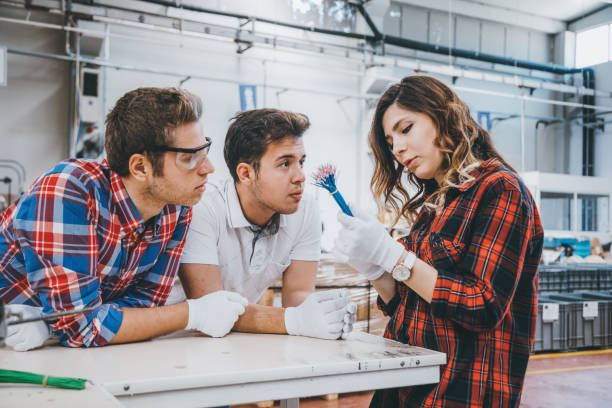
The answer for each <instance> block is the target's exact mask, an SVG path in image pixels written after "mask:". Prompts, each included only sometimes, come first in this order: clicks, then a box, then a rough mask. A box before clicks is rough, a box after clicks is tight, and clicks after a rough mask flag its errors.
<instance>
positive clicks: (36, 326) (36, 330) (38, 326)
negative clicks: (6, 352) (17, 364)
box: [4, 304, 51, 351]
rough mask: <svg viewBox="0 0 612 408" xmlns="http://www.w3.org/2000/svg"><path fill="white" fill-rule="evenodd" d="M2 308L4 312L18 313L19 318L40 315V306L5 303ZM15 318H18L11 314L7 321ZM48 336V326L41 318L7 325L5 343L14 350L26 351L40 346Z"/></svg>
mask: <svg viewBox="0 0 612 408" xmlns="http://www.w3.org/2000/svg"><path fill="white" fill-rule="evenodd" d="M4 308H5V310H6V313H8V314H18V315H20V316H21V319H32V318H35V317H41V316H42V308H40V307H35V306H28V305H17V304H11V305H6V306H5V307H4ZM21 319H19V320H21ZM15 320H18V319H17V317H14V316H11V317H9V318H8V319H7V323H9V322H11V321H15ZM50 336H51V333H50V331H49V326H47V323H45V322H44V321H42V320H40V321H37V322H30V323H23V324H12V325H9V326H8V327H7V335H6V340H5V343H6V345H7V346H10V347H12V348H13V350H15V351H28V350H31V349H33V348H36V347H40V346H42V344H43V343H44V342H45V340H47V339H48V338H49V337H50Z"/></svg>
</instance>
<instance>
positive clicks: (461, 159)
mask: <svg viewBox="0 0 612 408" xmlns="http://www.w3.org/2000/svg"><path fill="white" fill-rule="evenodd" d="M393 104H396V105H397V106H399V107H401V108H404V109H407V110H409V111H412V112H417V113H422V114H425V115H427V116H428V117H429V118H430V119H431V120H432V122H433V123H434V125H435V126H436V129H437V131H438V135H437V137H436V138H435V140H434V145H435V146H436V147H437V148H438V149H440V151H441V152H442V157H443V161H442V171H443V172H444V180H443V182H442V183H441V185H439V186H438V185H437V183H436V181H435V180H422V179H419V178H418V177H417V176H415V175H414V174H413V173H411V172H408V181H409V183H410V184H412V185H413V186H414V187H416V190H417V192H416V194H414V195H413V196H412V197H411V196H410V195H409V193H408V191H407V190H406V189H405V188H404V186H403V185H402V174H403V172H404V166H403V165H402V164H401V163H399V162H398V161H397V160H396V159H395V157H394V156H393V153H392V152H391V149H389V144H388V143H387V141H386V138H385V132H384V129H383V125H382V118H383V115H384V114H385V112H386V111H387V109H388V108H389V107H390V106H391V105H393ZM369 144H370V147H371V149H372V152H373V154H374V158H375V160H374V174H373V176H372V180H371V182H370V188H371V190H372V193H373V194H374V198H375V199H376V201H377V203H378V205H379V208H385V207H387V206H389V207H391V209H392V211H393V212H394V216H395V222H396V221H397V219H398V218H399V217H404V218H406V219H407V220H408V221H412V220H413V219H414V217H415V216H416V214H417V212H418V211H419V209H420V207H421V206H422V205H423V204H426V197H425V195H424V194H423V193H424V192H425V191H426V190H427V192H428V193H431V195H430V197H429V199H428V200H427V204H430V205H431V206H432V207H434V208H435V209H436V210H440V209H441V208H442V207H443V206H444V203H445V198H446V193H447V192H448V190H449V189H450V188H452V187H457V186H459V185H461V184H463V183H464V182H465V181H468V180H470V179H471V174H470V173H471V172H472V170H473V169H474V168H475V167H477V166H478V165H479V164H480V163H482V162H483V161H485V160H487V159H490V158H496V159H498V160H499V161H500V162H501V163H502V164H504V165H505V166H506V167H507V168H509V169H511V170H513V169H512V167H511V166H510V165H509V164H508V163H507V162H506V161H505V160H504V159H503V158H502V157H501V155H500V154H499V153H498V152H497V150H496V149H495V147H493V141H492V139H491V136H490V135H489V133H488V132H487V131H486V130H484V129H483V128H482V127H481V126H480V125H479V124H478V123H477V122H476V121H475V120H474V119H473V118H472V116H471V115H470V110H469V108H468V106H467V105H466V104H465V102H463V101H462V100H461V99H459V97H458V96H457V94H455V92H453V90H452V89H450V88H449V87H448V86H446V85H445V84H444V83H442V82H441V81H439V80H437V79H435V78H432V77H428V76H409V77H405V78H404V79H402V81H401V82H400V83H398V84H395V85H393V86H391V87H390V88H389V89H388V90H387V91H386V92H385V93H384V94H383V95H382V96H381V98H380V100H379V101H378V105H377V106H376V111H375V113H374V119H373V120H372V127H371V129H370V134H369Z"/></svg>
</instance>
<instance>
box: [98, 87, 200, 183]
mask: <svg viewBox="0 0 612 408" xmlns="http://www.w3.org/2000/svg"><path fill="white" fill-rule="evenodd" d="M201 117H202V100H201V99H200V97H198V96H197V95H194V94H192V93H191V92H188V91H186V90H184V89H178V88H138V89H135V90H133V91H130V92H128V93H126V94H125V95H123V96H122V97H121V98H120V99H119V100H118V101H117V103H116V104H115V107H114V108H113V110H112V111H110V113H109V114H108V115H107V116H106V140H105V143H104V147H105V148H106V157H107V160H108V164H109V166H110V168H111V169H112V170H113V171H115V172H116V173H117V174H119V176H121V177H127V176H128V175H129V174H130V170H129V160H130V157H131V156H132V155H133V154H136V153H144V154H145V155H146V156H147V158H148V159H149V161H151V164H152V165H153V174H155V175H156V176H160V175H163V152H151V151H149V150H147V148H149V147H152V146H171V145H172V142H173V137H174V132H173V131H174V129H176V128H177V127H179V126H181V125H184V124H187V123H191V122H195V121H197V120H199V119H200V118H201Z"/></svg>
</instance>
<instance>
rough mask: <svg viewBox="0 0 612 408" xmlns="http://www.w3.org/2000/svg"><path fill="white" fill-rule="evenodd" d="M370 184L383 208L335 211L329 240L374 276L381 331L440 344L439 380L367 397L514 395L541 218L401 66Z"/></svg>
mask: <svg viewBox="0 0 612 408" xmlns="http://www.w3.org/2000/svg"><path fill="white" fill-rule="evenodd" d="M369 144H370V147H371V148H372V152H373V154H374V159H375V165H374V174H373V177H372V181H371V188H372V192H373V194H374V196H375V198H376V200H377V202H378V204H379V206H380V207H381V208H391V209H392V210H393V211H394V213H395V220H396V221H397V219H399V218H400V217H403V218H404V219H406V220H409V222H411V224H412V225H411V229H410V233H409V234H408V235H407V236H405V237H403V238H401V239H399V240H398V241H395V240H394V239H393V238H391V237H390V236H389V234H388V233H387V231H386V229H385V228H384V227H383V225H382V224H380V223H379V222H378V221H377V220H376V219H375V218H373V217H369V216H367V215H364V214H363V213H361V212H360V211H359V210H358V209H354V211H353V213H354V214H355V217H350V216H347V215H345V214H342V213H340V214H339V215H338V220H339V221H340V223H341V224H342V229H341V231H340V234H339V238H338V240H337V242H336V250H337V252H339V253H340V255H341V256H342V257H345V258H346V259H348V263H349V264H350V265H351V266H353V267H354V268H355V269H357V270H359V271H360V272H361V273H362V274H363V275H364V276H365V277H366V278H367V279H369V280H370V281H371V282H372V284H373V285H374V287H375V288H376V290H377V292H378V294H379V298H378V305H379V307H380V309H381V310H382V311H383V312H384V313H385V314H386V315H388V316H390V321H389V323H388V326H387V329H386V331H385V337H387V338H390V339H393V340H397V341H400V342H402V343H407V344H411V345H415V346H420V347H425V348H428V349H432V350H437V351H441V352H444V353H446V356H447V364H446V365H445V366H443V367H442V369H441V370H442V371H441V375H440V382H439V383H438V384H433V385H431V384H430V385H421V386H414V387H407V388H399V389H397V388H396V389H386V390H379V391H377V392H376V393H375V394H374V397H373V399H372V402H371V406H373V407H383V406H384V407H399V406H401V407H408V406H415V407H432V406H435V407H465V406H470V407H476V406H478V407H483V406H484V407H493V406H495V407H516V406H518V405H519V403H520V397H521V390H522V387H523V379H524V376H525V371H526V369H527V361H528V359H529V353H530V348H531V346H532V344H533V338H534V334H535V324H536V316H537V298H536V296H537V268H538V264H539V262H540V256H541V253H542V240H543V234H542V226H541V223H540V217H539V214H538V211H537V208H536V206H535V203H534V201H533V199H532V197H531V195H530V193H529V191H528V190H527V188H526V187H525V185H524V184H523V181H522V180H521V178H520V177H519V176H518V175H517V174H516V172H515V171H514V170H513V169H512V167H511V166H510V165H509V164H508V163H507V162H506V161H505V160H504V159H503V158H502V157H501V155H500V154H499V153H498V152H497V151H496V150H495V148H494V147H493V143H492V140H491V137H490V135H489V134H488V132H487V131H485V130H484V129H483V128H481V127H480V126H479V125H478V124H477V123H476V122H475V121H474V119H473V118H472V117H471V115H470V111H469V109H468V107H467V105H466V104H465V103H464V102H463V101H462V100H461V99H459V97H458V96H457V95H456V94H455V93H454V92H453V91H452V90H451V89H450V88H449V87H448V86H446V85H445V84H443V83H442V82H440V81H438V80H436V79H434V78H431V77H426V76H410V77H406V78H404V79H403V80H402V81H401V82H400V83H398V84H395V85H393V86H391V87H390V88H389V89H388V90H387V91H386V92H385V93H384V95H383V96H382V97H381V98H380V100H379V101H378V105H377V107H376V112H375V114H374V119H373V122H372V127H371V130H370V135H369Z"/></svg>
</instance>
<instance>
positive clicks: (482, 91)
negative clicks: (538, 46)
mask: <svg viewBox="0 0 612 408" xmlns="http://www.w3.org/2000/svg"><path fill="white" fill-rule="evenodd" d="M452 88H453V89H455V90H456V91H464V92H471V93H478V94H483V95H493V96H501V97H503V98H510V99H521V98H524V99H525V100H526V101H528V102H535V103H548V104H550V105H560V106H571V107H574V108H588V109H594V110H610V106H597V105H585V104H583V103H577V102H565V101H557V100H554V99H545V98H534V97H533V96H523V95H514V94H509V93H505V92H498V91H487V90H485V89H477V88H468V87H464V86H452Z"/></svg>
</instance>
